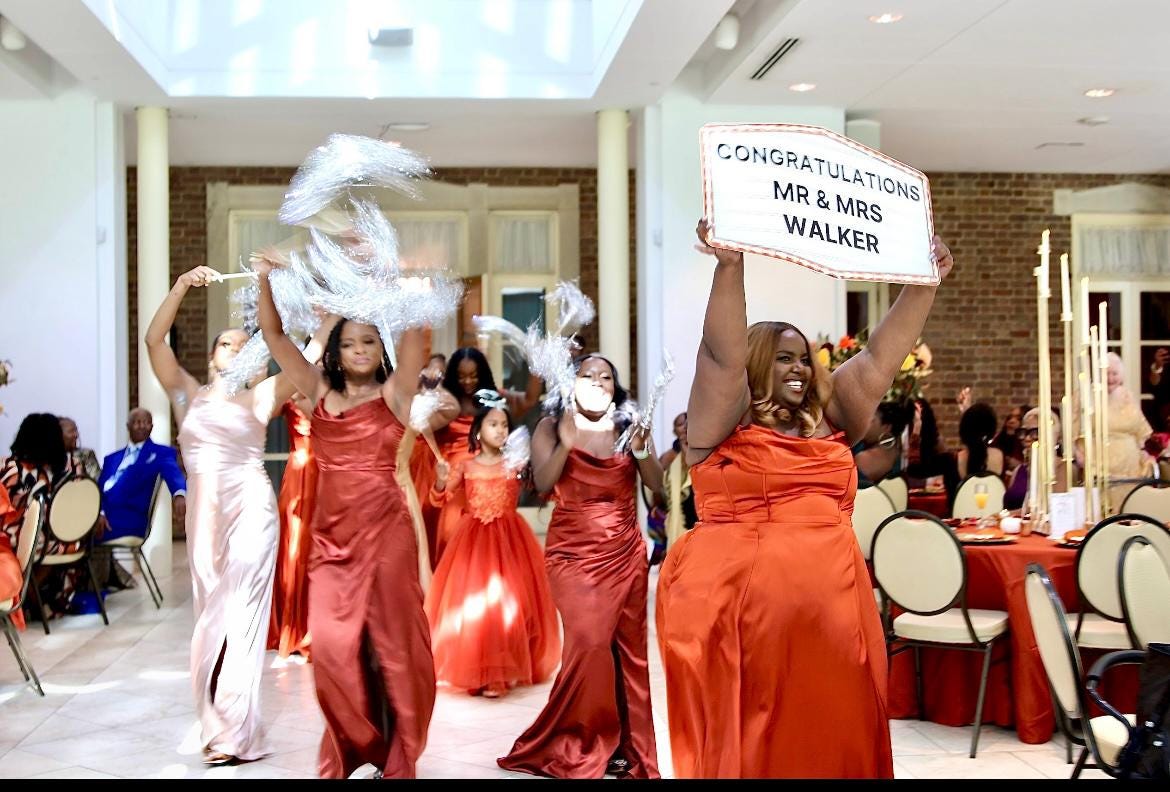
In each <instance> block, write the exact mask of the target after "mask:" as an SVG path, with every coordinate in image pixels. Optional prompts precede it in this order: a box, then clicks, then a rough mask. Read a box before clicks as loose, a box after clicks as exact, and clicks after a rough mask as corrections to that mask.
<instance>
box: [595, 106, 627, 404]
mask: <svg viewBox="0 0 1170 792" xmlns="http://www.w3.org/2000/svg"><path fill="white" fill-rule="evenodd" d="M628 127H629V118H628V117H627V115H626V111H625V110H602V111H601V112H599V113H598V114H597V297H598V299H597V313H598V317H599V319H600V327H599V329H600V349H599V350H598V351H600V352H601V353H602V354H603V355H605V356H606V357H608V358H609V359H610V360H611V361H612V362H613V364H614V366H615V367H616V368H617V370H618V376H619V377H620V378H621V380H622V381H623V382H625V383H627V384H628V383H629V381H630V181H629V179H630V175H629V174H630V169H629V168H630V166H629V161H630V158H629V151H628V140H629V137H628V132H627V129H628Z"/></svg>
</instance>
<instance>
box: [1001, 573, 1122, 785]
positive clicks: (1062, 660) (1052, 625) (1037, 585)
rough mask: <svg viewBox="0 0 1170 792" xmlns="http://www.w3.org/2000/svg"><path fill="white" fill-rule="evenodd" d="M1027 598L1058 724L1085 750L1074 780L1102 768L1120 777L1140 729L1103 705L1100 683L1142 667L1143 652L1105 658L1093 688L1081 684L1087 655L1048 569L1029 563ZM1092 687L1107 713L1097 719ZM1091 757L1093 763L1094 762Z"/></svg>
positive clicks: (1093, 677)
mask: <svg viewBox="0 0 1170 792" xmlns="http://www.w3.org/2000/svg"><path fill="white" fill-rule="evenodd" d="M1024 595H1025V598H1026V599H1027V602H1028V616H1029V619H1030V620H1031V622H1032V632H1033V634H1034V635H1035V638H1036V646H1037V648H1038V649H1039V650H1040V660H1041V662H1042V663H1043V664H1044V673H1045V675H1046V676H1047V677H1048V687H1049V690H1050V691H1051V692H1052V698H1053V701H1054V702H1055V703H1056V715H1057V718H1056V720H1057V722H1058V723H1059V725H1060V729H1061V731H1062V732H1064V735H1065V737H1066V738H1067V739H1068V741H1069V743H1068V744H1069V745H1070V746H1071V745H1073V744H1075V745H1078V746H1080V748H1081V753H1080V756H1079V757H1078V758H1077V763H1076V766H1075V767H1074V768H1073V772H1072V778H1079V777H1080V775H1081V771H1082V770H1084V769H1085V768H1086V767H1088V768H1091V769H1098V770H1102V771H1104V772H1106V773H1108V774H1109V775H1111V776H1115V777H1116V775H1117V766H1116V762H1117V757H1118V755H1119V754H1120V753H1121V749H1122V748H1123V747H1124V746H1125V744H1126V743H1127V742H1129V736H1130V729H1131V728H1132V727H1133V725H1134V716H1133V715H1122V714H1121V713H1118V712H1117V711H1116V710H1115V709H1114V708H1113V707H1111V706H1109V704H1108V703H1107V702H1105V701H1103V700H1102V699H1101V698H1100V697H1099V696H1098V695H1097V692H1096V682H1097V681H1099V680H1100V678H1101V677H1102V675H1103V674H1104V673H1105V671H1106V670H1107V669H1109V668H1112V667H1113V666H1115V665H1120V664H1130V663H1140V662H1141V661H1142V658H1143V656H1144V653H1142V652H1134V651H1126V652H1113V653H1111V654H1108V655H1105V656H1104V657H1102V658H1101V659H1100V660H1099V661H1098V662H1097V663H1096V664H1095V665H1094V666H1093V669H1092V671H1090V673H1089V680H1087V681H1089V682H1090V684H1089V685H1088V686H1084V685H1082V683H1081V680H1082V679H1083V678H1084V674H1083V672H1082V669H1081V656H1080V653H1079V652H1078V651H1077V647H1076V644H1075V643H1073V637H1072V634H1071V633H1070V632H1069V629H1068V623H1069V619H1068V616H1069V614H1066V613H1065V610H1064V603H1063V602H1061V600H1060V595H1059V594H1057V593H1056V589H1055V588H1054V587H1053V585H1052V581H1051V580H1050V579H1049V577H1048V573H1047V572H1046V571H1045V570H1044V567H1042V566H1040V565H1039V564H1036V563H1031V564H1028V571H1027V572H1026V573H1025V576H1024ZM1086 689H1087V690H1088V692H1089V693H1090V694H1091V695H1092V696H1093V698H1094V699H1095V700H1096V703H1097V704H1098V706H1101V708H1102V709H1103V710H1104V711H1105V712H1107V713H1108V714H1106V715H1100V716H1098V717H1096V718H1086V717H1085V713H1086V712H1088V699H1087V697H1086V695H1085V693H1086ZM1090 755H1091V756H1092V758H1093V760H1094V761H1093V764H1088V763H1087V760H1088V759H1089V757H1090Z"/></svg>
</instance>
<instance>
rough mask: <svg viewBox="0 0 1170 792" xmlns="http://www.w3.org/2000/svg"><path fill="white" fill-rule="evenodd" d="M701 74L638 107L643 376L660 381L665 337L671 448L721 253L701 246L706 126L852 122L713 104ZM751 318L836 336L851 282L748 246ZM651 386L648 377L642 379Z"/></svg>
mask: <svg viewBox="0 0 1170 792" xmlns="http://www.w3.org/2000/svg"><path fill="white" fill-rule="evenodd" d="M694 83H695V75H694V74H693V73H689V72H684V74H683V76H682V77H681V78H680V79H679V81H678V83H676V84H675V85H674V86H672V88H671V89H670V90H669V91H668V92H667V93H666V95H665V96H664V97H663V98H662V100H661V101H660V102H659V103H658V104H657V105H655V106H653V107H647V108H644V109H643V110H642V111H641V112H640V113H639V114H638V125H639V129H638V155H637V162H638V258H637V266H638V381H639V382H640V383H650V382H653V380H654V377H655V376H656V374H657V372H658V371H659V369H660V367H661V361H662V350H663V348H664V347H665V348H666V349H668V350H669V351H670V354H671V355H672V356H673V357H674V360H675V366H676V374H675V377H674V381H673V382H672V383H671V386H670V389H669V390H668V392H667V394H666V398H665V399H664V400H663V407H662V411H661V412H659V413H658V415H656V416H655V429H654V434H655V442H656V443H657V445H658V447H659V448H660V449H662V448H666V447H667V446H668V444H669V442H670V440H671V439H673V438H672V437H671V422H672V420H673V419H674V416H675V415H677V414H678V413H680V412H682V411H683V410H685V409H686V404H687V397H688V395H689V392H690V387H691V380H692V378H693V376H694V370H695V353H696V351H697V350H698V347H699V339H700V337H701V335H702V323H703V313H704V311H705V310H706V307H707V296H708V294H709V293H710V289H711V274H712V272H713V267H714V259H712V258H710V257H708V256H702V255H700V254H699V253H697V252H696V251H695V249H694V245H695V243H696V242H697V238H696V237H695V224H696V223H697V222H698V220H699V218H700V217H701V216H702V212H703V192H702V177H701V174H700V170H699V128H700V127H701V126H702V125H703V124H706V123H709V122H717V121H724V122H733V121H737V122H744V123H749V122H755V123H780V122H792V123H803V124H815V125H817V126H823V127H826V128H828V129H831V130H833V131H835V132H844V130H845V113H844V111H843V110H842V109H841V108H832V107H783V106H773V107H758V106H733V105H706V104H703V103H702V102H701V101H700V100H699V99H698V98H697V96H696V94H697V91H696V90H695V89H694ZM746 291H747V309H748V321H749V322H757V321H761V320H765V319H773V320H779V321H786V322H791V323H792V324H794V325H796V326H797V327H799V328H800V329H801V330H802V331H804V333H805V334H806V335H807V336H809V338H810V340H812V339H813V338H815V337H816V336H817V335H818V334H820V333H824V334H826V335H829V336H830V337H833V338H837V337H839V336H840V334H841V333H843V332H844V327H845V283H844V281H838V280H835V279H832V278H828V277H826V276H823V275H818V274H817V273H814V272H812V271H809V270H806V269H804V268H802V267H798V266H796V265H793V264H788V263H785V262H781V261H775V260H772V259H767V258H763V257H760V256H755V255H749V256H748V257H747V260H746ZM642 390H643V391H645V390H646V387H645V386H643V388H642Z"/></svg>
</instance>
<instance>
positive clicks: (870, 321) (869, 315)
mask: <svg viewBox="0 0 1170 792" xmlns="http://www.w3.org/2000/svg"><path fill="white" fill-rule="evenodd" d="M889 304H890V287H889V285H888V284H885V283H874V282H872V281H849V282H848V283H847V284H846V285H845V333H846V335H849V336H853V337H856V336H857V334H858V333H860V332H861V331H862V330H869V331H872V330H873V329H874V327H876V326H877V323H878V322H879V321H881V318H882V317H883V316H884V315H885V313H886V311H887V310H888V309H889Z"/></svg>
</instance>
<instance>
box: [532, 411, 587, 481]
mask: <svg viewBox="0 0 1170 792" xmlns="http://www.w3.org/2000/svg"><path fill="white" fill-rule="evenodd" d="M576 441H577V424H576V423H575V422H574V419H573V413H572V411H571V410H565V411H564V412H563V413H562V414H561V417H560V419H556V418H542V419H540V423H538V424H537V425H536V431H535V432H533V433H532V484H533V486H534V487H536V491H537V492H539V493H541V494H544V493H546V492H551V491H552V488H553V487H555V486H556V485H557V482H558V481H560V479H561V473H563V472H564V470H565V462H566V461H568V459H569V452H570V451H572V450H573V444H574V443H576Z"/></svg>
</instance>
